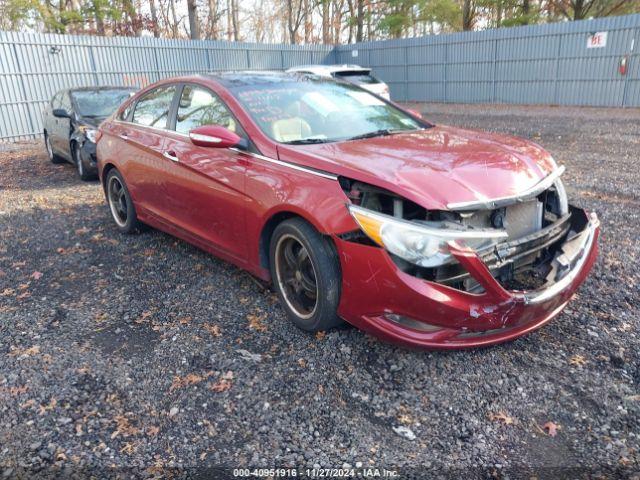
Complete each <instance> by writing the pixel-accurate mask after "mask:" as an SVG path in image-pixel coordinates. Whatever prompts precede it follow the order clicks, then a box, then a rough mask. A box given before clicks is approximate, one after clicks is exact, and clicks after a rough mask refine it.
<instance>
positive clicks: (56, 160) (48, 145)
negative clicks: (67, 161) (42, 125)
mask: <svg viewBox="0 0 640 480" xmlns="http://www.w3.org/2000/svg"><path fill="white" fill-rule="evenodd" d="M44 148H46V149H47V157H48V158H49V161H50V162H51V163H55V164H59V163H64V159H63V158H61V157H59V156H58V155H56V154H55V153H53V147H52V146H51V139H50V138H49V134H48V133H46V132H45V134H44Z"/></svg>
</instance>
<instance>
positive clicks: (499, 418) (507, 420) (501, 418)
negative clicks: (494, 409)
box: [489, 412, 513, 425]
mask: <svg viewBox="0 0 640 480" xmlns="http://www.w3.org/2000/svg"><path fill="white" fill-rule="evenodd" d="M489 420H491V421H492V422H502V423H504V424H505V425H513V418H511V417H510V416H509V415H507V414H506V413H504V412H498V413H490V414H489Z"/></svg>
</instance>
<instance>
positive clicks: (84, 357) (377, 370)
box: [0, 105, 640, 478]
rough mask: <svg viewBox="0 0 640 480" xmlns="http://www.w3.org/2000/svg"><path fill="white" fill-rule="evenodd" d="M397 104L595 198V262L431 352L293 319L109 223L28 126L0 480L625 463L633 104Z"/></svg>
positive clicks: (9, 180)
mask: <svg viewBox="0 0 640 480" xmlns="http://www.w3.org/2000/svg"><path fill="white" fill-rule="evenodd" d="M414 107H415V106H414ZM418 108H420V109H421V110H422V111H423V112H425V114H426V116H427V117H428V118H429V119H431V120H434V121H435V122H440V123H447V124H453V125H459V126H465V127H472V128H479V129H485V130H492V131H499V132H507V133H511V134H516V135H520V136H523V137H526V138H529V139H532V140H534V141H536V142H539V143H540V144H542V145H544V146H545V147H546V148H548V149H549V150H550V151H551V152H552V153H553V155H554V156H555V158H556V159H557V160H558V162H559V163H562V164H565V165H567V167H568V171H567V173H566V176H565V178H566V183H567V184H568V191H569V193H570V195H571V196H572V197H573V199H574V201H575V202H576V203H578V204H580V205H583V206H585V207H587V208H589V209H593V210H596V211H597V212H598V213H599V214H600V217H601V219H602V225H603V227H602V228H603V234H602V241H601V254H600V257H599V259H598V263H597V265H596V267H595V269H594V271H593V273H592V275H591V277H590V278H589V279H588V280H587V282H586V283H585V285H584V286H583V287H582V289H581V290H580V292H579V293H578V295H577V297H576V299H575V300H574V301H573V303H572V304H570V306H569V307H568V308H567V309H566V310H565V312H564V313H562V314H561V315H560V316H559V317H558V318H557V319H556V320H555V321H553V322H552V323H551V324H550V325H548V326H547V327H545V328H544V329H542V330H541V331H538V332H536V333H533V334H531V335H529V336H527V337H525V338H522V339H519V340H517V341H515V342H512V343H509V344H506V345H501V346H498V347H493V348H488V349H483V350H475V351H464V352H452V353H440V352H416V351H410V350H406V349H403V348H398V347H394V346H390V345H387V344H385V343H381V342H379V341H377V340H375V339H373V338H371V337H368V336H366V335H364V334H363V333H361V332H359V331H358V330H356V329H353V328H344V329H341V330H337V331H331V332H327V333H326V334H325V335H316V336H313V335H308V334H305V333H303V332H301V331H299V330H297V329H296V328H294V327H293V326H292V325H291V323H290V322H288V321H287V320H286V318H285V317H284V314H283V312H282V310H281V308H280V307H279V305H278V303H277V301H276V298H275V296H274V294H273V293H272V292H271V291H269V290H268V289H267V288H265V287H264V286H263V285H261V284H260V283H259V282H257V281H256V280H254V279H253V278H252V277H250V276H249V275H248V274H246V273H244V272H242V271H240V270H238V269H236V268H235V267H233V266H231V265H229V264H226V263H224V262H222V261H219V260H217V259H215V258H212V257H210V256H208V255H206V254H204V253H203V252H201V251H199V250H197V249H196V248H194V247H191V246H189V245H187V244H185V243H183V242H181V241H176V240H175V239H173V238H171V237H169V236H167V235H165V234H163V233H160V232H157V231H148V232H145V233H143V234H140V235H135V236H123V235H120V234H118V233H117V232H116V230H115V228H114V226H113V224H112V222H111V220H110V217H109V215H108V213H107V209H106V206H105V204H104V200H103V196H102V192H101V189H100V187H99V185H98V183H97V182H92V183H82V182H80V181H79V180H77V178H76V176H75V174H74V170H73V168H72V167H71V166H70V165H52V164H49V163H48V162H47V160H46V158H45V153H44V148H42V147H41V145H40V144H39V143H38V144H36V143H22V144H11V145H1V146H0V172H1V176H0V192H1V196H0V235H1V236H0V240H1V242H0V478H4V477H3V475H5V476H7V477H11V476H16V475H18V476H19V475H24V476H27V474H26V473H25V472H28V475H29V476H33V475H35V474H38V475H40V476H53V475H55V474H56V472H57V473H58V474H60V473H61V474H64V475H72V474H74V473H75V474H77V475H79V476H83V475H84V474H87V473H89V472H90V473H95V472H99V471H102V472H103V473H104V474H105V475H120V476H128V475H135V476H146V475H149V476H151V475H155V476H157V475H161V474H164V475H167V476H198V475H200V476H202V475H201V474H202V473H203V472H207V470H205V469H206V468H211V467H216V466H225V467H230V468H233V467H274V466H277V467H294V466H296V467H307V466H308V467H313V466H316V467H341V466H343V465H344V464H345V463H346V464H349V465H351V466H353V467H354V468H355V467H360V466H362V467H370V466H371V467H377V468H383V467H384V468H387V469H392V470H395V471H396V472H397V473H398V475H399V477H402V478H404V477H411V476H413V477H421V476H422V475H426V474H425V472H430V473H435V472H439V473H442V474H443V475H445V476H450V477H459V476H462V475H465V476H469V477H498V478H502V477H510V478H523V477H524V478H530V477H533V476H535V477H537V478H559V477H566V478H583V477H584V478H587V477H589V478H594V477H614V476H615V477H618V476H619V477H629V478H631V477H634V476H637V475H638V472H639V471H640V466H639V463H640V454H639V453H638V452H639V449H640V428H639V427H640V422H639V414H640V391H639V389H638V384H639V383H640V357H639V354H638V347H639V346H640V337H639V334H638V328H639V326H640V316H639V313H640V290H639V288H638V285H639V284H640V268H639V267H640V265H639V263H640V258H639V254H640V248H639V246H638V231H639V230H638V223H639V222H640V218H639V214H638V209H639V207H640V196H639V194H638V183H639V182H640V174H639V173H638V165H637V161H638V153H639V152H640V129H639V128H638V125H639V124H640V111H638V110H607V109H585V108H582V109H571V108H542V107H495V106H492V107H488V106H461V105H418ZM398 427H405V428H406V429H408V431H409V432H411V433H412V434H413V435H415V438H413V439H410V438H407V436H408V437H413V435H411V434H409V433H406V432H407V430H405V436H403V435H402V432H403V430H401V429H399V428H398ZM398 432H399V433H398ZM208 472H209V474H211V472H212V471H210V470H209V471H208ZM213 476H215V477H216V478H222V476H223V473H220V472H218V473H215V474H214V475H213ZM396 478H398V477H396Z"/></svg>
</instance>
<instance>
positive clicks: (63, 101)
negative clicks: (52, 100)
mask: <svg viewBox="0 0 640 480" xmlns="http://www.w3.org/2000/svg"><path fill="white" fill-rule="evenodd" d="M60 108H64V109H65V110H66V111H67V112H69V113H71V111H72V110H73V109H72V108H71V100H70V99H69V94H68V93H67V92H64V93H63V94H62V95H61V97H60Z"/></svg>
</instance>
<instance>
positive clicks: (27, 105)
mask: <svg viewBox="0 0 640 480" xmlns="http://www.w3.org/2000/svg"><path fill="white" fill-rule="evenodd" d="M16 43H17V42H13V45H12V47H13V54H14V55H15V57H16V65H17V66H18V77H19V78H20V88H21V89H22V98H23V99H24V105H25V108H26V109H27V117H29V128H30V129H31V131H30V132H29V133H28V135H37V134H38V133H39V132H36V131H35V126H34V125H33V115H32V114H31V113H32V112H31V103H32V102H30V101H29V97H27V88H26V86H25V84H24V72H23V71H22V63H21V62H20V56H19V55H18V49H17V48H16Z"/></svg>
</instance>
